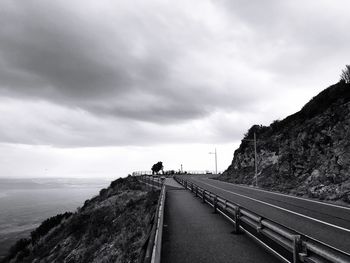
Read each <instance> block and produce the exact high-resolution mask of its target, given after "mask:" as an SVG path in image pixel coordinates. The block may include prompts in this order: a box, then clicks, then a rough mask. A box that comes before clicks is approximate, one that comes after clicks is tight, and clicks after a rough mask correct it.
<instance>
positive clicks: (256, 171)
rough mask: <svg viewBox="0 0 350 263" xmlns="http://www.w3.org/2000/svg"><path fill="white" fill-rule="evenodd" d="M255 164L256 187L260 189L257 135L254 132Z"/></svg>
mask: <svg viewBox="0 0 350 263" xmlns="http://www.w3.org/2000/svg"><path fill="white" fill-rule="evenodd" d="M254 163H255V185H256V187H258V159H257V154H256V134H255V132H254Z"/></svg>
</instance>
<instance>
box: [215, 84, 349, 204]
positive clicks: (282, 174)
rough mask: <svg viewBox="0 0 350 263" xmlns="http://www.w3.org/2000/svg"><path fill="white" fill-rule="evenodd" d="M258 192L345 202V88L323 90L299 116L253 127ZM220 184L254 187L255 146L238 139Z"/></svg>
mask: <svg viewBox="0 0 350 263" xmlns="http://www.w3.org/2000/svg"><path fill="white" fill-rule="evenodd" d="M254 132H255V133H256V136H257V153H258V158H257V159H258V185H259V187H262V188H265V189H270V190H276V191H281V192H287V193H291V194H296V195H302V196H308V197H314V198H319V199H327V200H333V201H336V200H342V201H344V202H348V203H350V84H346V83H345V82H343V81H341V82H339V83H337V84H335V85H333V86H330V87H329V88H327V89H325V90H324V91H322V92H321V93H320V94H318V95H317V96H316V97H314V98H313V99H311V100H310V102H308V103H307V104H306V105H305V106H304V107H303V108H302V109H301V110H300V111H299V112H297V113H295V114H293V115H290V116H288V117H287V118H285V119H283V120H281V121H274V122H273V123H272V124H271V125H270V126H262V125H254V126H252V127H251V128H250V129H249V131H248V132H247V134H245V136H244V138H243V139H253V137H254ZM219 179H220V180H224V181H229V182H234V183H238V184H247V185H253V184H255V176H254V146H253V143H252V142H250V141H244V140H242V142H241V144H240V146H239V148H238V149H237V150H236V151H235V152H234V157H233V160H232V163H231V165H230V166H229V167H228V168H227V170H226V171H225V172H224V173H223V174H222V175H221V176H220V177H219Z"/></svg>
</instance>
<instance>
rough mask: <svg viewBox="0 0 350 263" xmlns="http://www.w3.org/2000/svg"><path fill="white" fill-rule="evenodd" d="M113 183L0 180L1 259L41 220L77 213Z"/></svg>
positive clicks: (79, 179)
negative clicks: (85, 202)
mask: <svg viewBox="0 0 350 263" xmlns="http://www.w3.org/2000/svg"><path fill="white" fill-rule="evenodd" d="M110 182H111V179H101V178H73V179H72V178H31V179H9V178H0V260H1V259H2V258H3V257H4V256H5V255H6V253H7V251H8V249H9V248H10V247H11V246H12V245H13V244H14V243H15V242H16V241H17V240H18V239H20V238H25V237H29V235H30V232H31V231H33V229H35V228H36V227H38V226H39V225H40V223H41V222H42V221H44V220H45V219H47V218H49V217H51V216H55V215H57V214H59V213H64V212H67V211H70V212H74V211H76V210H77V208H78V207H81V206H83V204H84V201H85V200H87V199H90V198H92V197H94V196H96V195H98V193H99V191H100V190H101V189H102V188H105V187H107V186H108V185H109V184H110Z"/></svg>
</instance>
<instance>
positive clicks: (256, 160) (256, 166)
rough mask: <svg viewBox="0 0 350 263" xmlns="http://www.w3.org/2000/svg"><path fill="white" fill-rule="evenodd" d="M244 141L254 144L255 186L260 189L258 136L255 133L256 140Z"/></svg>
mask: <svg viewBox="0 0 350 263" xmlns="http://www.w3.org/2000/svg"><path fill="white" fill-rule="evenodd" d="M242 141H248V142H254V174H255V186H256V187H258V156H257V155H258V154H257V150H256V134H255V132H254V139H253V140H249V139H243V140H242Z"/></svg>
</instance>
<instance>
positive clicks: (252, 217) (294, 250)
mask: <svg viewBox="0 0 350 263" xmlns="http://www.w3.org/2000/svg"><path fill="white" fill-rule="evenodd" d="M174 179H175V180H176V181H177V182H178V183H180V184H181V185H183V186H184V187H185V189H188V190H190V191H191V192H193V193H194V194H195V196H196V197H199V198H201V199H202V201H203V202H204V203H207V204H209V205H210V206H212V207H213V209H214V212H217V213H220V214H222V215H223V216H224V217H225V218H226V219H228V220H229V221H231V222H232V223H233V226H234V232H235V233H240V232H244V233H246V234H247V235H248V236H250V237H251V238H253V239H254V240H255V241H256V242H258V243H259V244H260V245H262V246H263V247H264V248H265V249H267V250H268V251H269V252H271V253H272V254H273V255H275V256H276V257H278V258H279V259H280V260H281V261H283V262H289V263H300V262H311V263H329V262H334V263H350V255H349V254H348V253H346V252H344V251H341V250H338V249H336V248H333V247H331V246H329V245H327V244H324V243H322V242H319V241H317V240H315V239H312V238H310V237H308V236H306V235H303V234H301V233H297V232H296V231H294V230H291V229H289V228H288V227H286V226H283V225H280V224H278V223H276V222H274V221H272V220H269V219H267V218H264V217H262V216H260V215H258V214H256V213H254V212H253V211H250V210H248V209H246V208H244V207H242V206H240V205H238V204H235V203H234V202H231V201H228V200H226V199H224V198H222V197H220V196H218V195H217V194H215V193H213V192H210V191H208V190H206V189H204V188H202V187H200V186H198V185H196V184H194V183H193V182H191V181H188V180H185V179H183V178H180V177H177V176H175V177H174ZM349 238H350V237H349Z"/></svg>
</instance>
